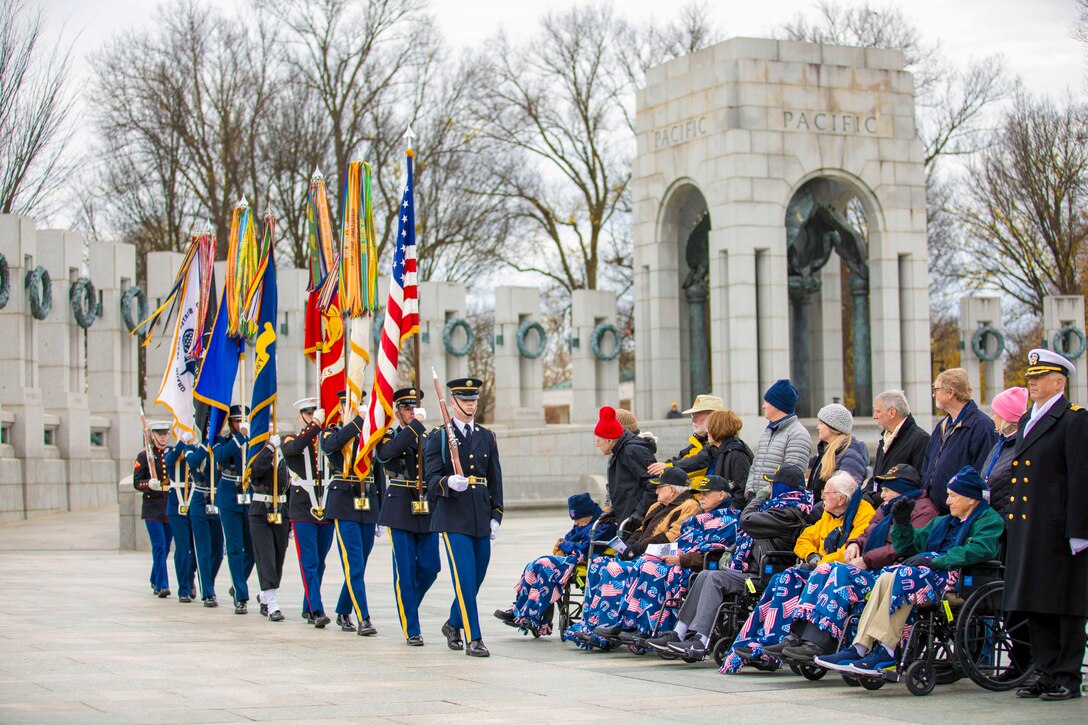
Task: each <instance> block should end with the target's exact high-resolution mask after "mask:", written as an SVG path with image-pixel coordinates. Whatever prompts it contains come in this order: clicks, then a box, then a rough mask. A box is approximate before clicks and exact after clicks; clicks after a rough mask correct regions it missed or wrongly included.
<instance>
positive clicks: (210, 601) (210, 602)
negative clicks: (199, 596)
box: [204, 597, 219, 609]
mask: <svg viewBox="0 0 1088 725" xmlns="http://www.w3.org/2000/svg"><path fill="white" fill-rule="evenodd" d="M204 606H205V607H208V608H209V609H211V608H212V607H218V606H219V602H218V601H216V599H215V597H205V598H204Z"/></svg>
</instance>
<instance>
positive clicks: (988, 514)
mask: <svg viewBox="0 0 1088 725" xmlns="http://www.w3.org/2000/svg"><path fill="white" fill-rule="evenodd" d="M946 518H948V517H947V516H938V517H937V518H935V519H933V520H932V521H930V522H929V523H928V524H926V526H925V528H922V529H915V528H913V527H912V526H911V525H910V524H895V525H894V526H892V546H893V547H895V550H896V551H898V552H899V554H900V555H901V556H910V555H911V554H918V553H921V552H924V551H925V550H926V549H925V546H926V543H927V542H928V541H929V533H930V532H931V531H932V530H933V527H934V526H936V525H937V523H938V522H939V521H943V520H944V519H946ZM1004 531H1005V522H1003V521H1002V520H1001V516H1000V515H998V513H997V512H996V511H994V510H993V509H987V510H986V511H984V512H983V513H982V515H981V516H979V517H978V518H977V519H975V523H973V524H972V525H971V531H970V532H969V533H968V534H967V541H965V542H964V543H963V545H961V546H953V547H952V548H951V549H949V550H948V551H946V552H945V553H943V554H941V555H940V556H937V557H934V558H933V568H934V569H942V570H944V571H950V570H952V569H960V568H962V567H965V566H969V565H971V564H978V563H979V562H983V561H989V560H991V559H996V558H997V551H998V546H999V544H1000V541H1001V534H1002V533H1004Z"/></svg>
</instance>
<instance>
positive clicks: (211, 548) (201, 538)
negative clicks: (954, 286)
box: [189, 491, 223, 599]
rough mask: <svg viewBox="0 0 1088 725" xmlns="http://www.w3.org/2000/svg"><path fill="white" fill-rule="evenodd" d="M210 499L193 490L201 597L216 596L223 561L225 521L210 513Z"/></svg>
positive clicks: (191, 512) (191, 514)
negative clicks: (216, 585) (217, 577)
mask: <svg viewBox="0 0 1088 725" xmlns="http://www.w3.org/2000/svg"><path fill="white" fill-rule="evenodd" d="M209 500H210V499H209V498H208V497H207V495H206V494H205V493H204V492H203V491H193V498H192V500H191V501H190V503H189V521H190V522H191V524H192V526H193V543H194V544H195V546H196V567H197V573H198V574H199V575H200V598H201V599H208V598H209V597H214V596H215V577H216V576H217V575H218V574H219V567H220V565H221V564H222V563H223V523H222V522H221V521H220V520H219V516H218V515H212V516H209V515H208V512H207V503H208V501H209Z"/></svg>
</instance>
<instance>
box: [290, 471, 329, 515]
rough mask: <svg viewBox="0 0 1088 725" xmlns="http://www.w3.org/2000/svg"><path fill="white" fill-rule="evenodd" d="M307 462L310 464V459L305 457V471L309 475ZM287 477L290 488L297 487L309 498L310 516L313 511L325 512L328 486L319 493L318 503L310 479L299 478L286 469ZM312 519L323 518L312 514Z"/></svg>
mask: <svg viewBox="0 0 1088 725" xmlns="http://www.w3.org/2000/svg"><path fill="white" fill-rule="evenodd" d="M309 462H310V457H309V456H307V457H306V463H307V465H306V471H307V473H309V470H310V466H309ZM287 476H288V478H290V479H291V485H292V486H298V487H299V488H301V489H302V490H303V491H305V492H306V495H307V496H309V497H310V513H311V514H313V513H314V511H324V510H325V499H326V498H327V497H328V495H329V487H328V486H325V487H324V488H323V489H322V491H321V501H318V500H317V494H316V493H315V492H314V482H313V480H312V479H308V478H300V477H299V475H298V474H297V473H295V472H294V471H292V470H291V469H290V468H288V469H287ZM314 518H324V517H319V516H317V514H314Z"/></svg>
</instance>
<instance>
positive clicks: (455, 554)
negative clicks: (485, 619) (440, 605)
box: [442, 533, 491, 641]
mask: <svg viewBox="0 0 1088 725" xmlns="http://www.w3.org/2000/svg"><path fill="white" fill-rule="evenodd" d="M442 540H443V541H444V542H445V544H446V558H447V559H448V560H449V562H450V574H451V575H452V577H453V592H454V600H453V605H452V606H451V607H450V626H452V627H453V628H454V629H464V630H465V632H466V635H467V637H468V639H469V641H472V640H477V639H480V637H481V635H480V616H479V613H477V611H476V594H477V592H479V591H480V585H481V584H483V583H484V576H485V575H486V574H487V565H488V563H489V562H490V561H491V537H490V536H468V535H466V534H449V533H443V534H442Z"/></svg>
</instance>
